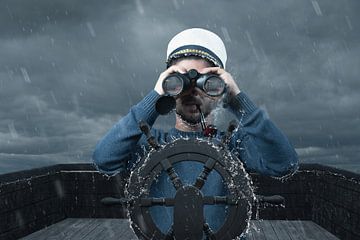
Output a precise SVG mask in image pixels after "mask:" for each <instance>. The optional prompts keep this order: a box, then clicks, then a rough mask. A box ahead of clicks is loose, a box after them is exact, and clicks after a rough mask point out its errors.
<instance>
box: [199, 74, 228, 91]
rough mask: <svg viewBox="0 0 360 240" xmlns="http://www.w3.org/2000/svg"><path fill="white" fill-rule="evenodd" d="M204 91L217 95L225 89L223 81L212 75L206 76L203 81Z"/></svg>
mask: <svg viewBox="0 0 360 240" xmlns="http://www.w3.org/2000/svg"><path fill="white" fill-rule="evenodd" d="M203 88H204V91H205V92H206V94H208V95H210V96H219V95H221V94H223V92H224V90H225V83H224V81H223V80H222V79H220V78H218V77H216V76H213V77H210V78H208V79H207V80H206V81H205V83H204V87H203Z"/></svg>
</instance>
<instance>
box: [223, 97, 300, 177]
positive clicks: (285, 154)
mask: <svg viewBox="0 0 360 240" xmlns="http://www.w3.org/2000/svg"><path fill="white" fill-rule="evenodd" d="M229 107H230V110H231V111H232V112H233V113H234V114H235V116H236V117H237V119H238V120H239V121H240V126H239V128H238V130H237V131H236V132H235V133H234V135H233V137H232V139H231V142H230V149H232V150H235V151H234V152H236V153H237V154H238V157H239V158H240V159H241V160H242V161H243V163H244V164H245V167H246V168H247V169H248V170H251V171H256V172H259V173H261V174H265V175H270V176H277V177H280V176H285V175H287V174H290V173H292V172H294V171H295V170H296V169H297V168H298V156H297V154H296V152H295V149H294V148H293V146H292V145H291V143H290V142H289V140H288V138H287V137H286V136H285V135H284V134H283V133H282V132H281V131H280V129H279V128H277V127H276V126H275V124H274V123H273V122H272V121H271V120H270V119H269V117H268V116H267V114H266V113H265V112H264V111H263V110H261V109H260V108H258V107H257V106H256V105H255V104H254V103H253V102H252V101H251V99H250V98H249V97H248V96H247V95H246V94H245V93H244V92H240V93H239V94H238V95H236V96H235V97H234V98H233V99H232V100H231V101H230V104H229Z"/></svg>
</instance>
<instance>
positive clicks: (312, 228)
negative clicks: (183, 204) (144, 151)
mask: <svg viewBox="0 0 360 240" xmlns="http://www.w3.org/2000/svg"><path fill="white" fill-rule="evenodd" d="M22 239H23V240H35V239H51V240H55V239H59V240H60V239H61V240H63V239H89V240H90V239H108V240H112V239H117V240H122V239H124V240H137V239H138V238H137V237H136V235H135V234H134V233H133V232H132V230H131V229H130V227H129V222H128V221H127V220H124V219H101V218H68V219H65V220H63V221H61V222H59V223H56V224H54V225H51V226H49V227H47V228H45V229H42V230H40V231H37V232H35V233H33V234H30V235H28V236H26V237H24V238H22ZM247 239H249V240H255V239H256V240H295V239H296V240H297V239H301V240H310V239H313V240H318V239H319V240H320V239H321V240H323V239H327V240H335V239H338V238H336V237H335V236H334V235H332V234H331V233H329V232H328V231H326V230H325V229H323V228H322V227H320V226H319V225H317V224H316V223H314V222H312V221H287V220H258V221H252V222H251V227H250V231H249V235H248V238H247Z"/></svg>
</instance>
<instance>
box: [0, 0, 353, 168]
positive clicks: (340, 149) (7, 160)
mask: <svg viewBox="0 0 360 240" xmlns="http://www.w3.org/2000/svg"><path fill="white" fill-rule="evenodd" d="M0 6H1V7H0V114H1V117H0V173H4V172H10V171H15V170H20V169H29V168H33V167H38V166H44V165H50V164H55V163H69V162H90V161H91V154H92V151H93V148H94V146H95V144H96V142H97V141H98V140H99V139H100V138H101V137H102V136H103V135H104V134H105V133H106V131H107V130H108V129H109V128H110V127H111V126H112V125H113V124H114V123H115V122H116V121H118V120H119V119H120V118H121V117H122V116H124V115H125V114H126V113H127V112H128V109H129V107H131V106H132V105H133V104H136V103H137V102H138V101H139V100H140V99H142V97H143V96H145V95H146V94H147V93H148V92H149V91H150V90H151V89H153V87H154V85H155V82H156V80H157V78H158V76H159V74H160V73H161V72H162V71H164V70H165V57H166V47H167V43H168V41H169V40H170V39H171V38H172V37H173V36H174V35H175V34H176V33H178V32H180V31H182V30H184V29H186V28H191V27H202V28H206V29H209V30H211V31H214V32H215V33H217V34H218V35H219V36H220V37H221V38H222V39H223V40H224V42H225V45H226V47H227V51H228V63H227V70H228V71H229V72H230V73H231V74H232V75H233V77H234V78H235V79H236V81H237V83H238V85H239V87H240V89H241V90H242V91H244V92H246V93H247V94H248V95H249V96H250V97H251V98H252V99H253V100H254V101H255V103H257V104H258V105H259V106H260V107H261V108H263V109H265V110H266V111H267V112H268V114H269V116H270V118H271V119H272V120H273V121H274V122H275V123H276V124H277V125H278V126H279V127H280V128H281V129H282V130H283V131H284V132H285V133H286V135H287V136H288V137H289V139H290V140H291V142H292V143H293V145H294V146H295V148H296V150H297V152H298V154H299V156H300V160H301V162H311V163H313V162H315V163H323V164H327V165H331V166H336V167H341V168H345V169H348V170H351V171H357V172H360V162H359V161H360V124H359V123H360V108H359V102H360V94H359V91H360V79H359V76H360V70H359V67H360V57H359V56H360V41H359V40H360V26H359V23H360V16H359V14H358V13H359V11H360V2H359V1H358V0H339V1H325V0H306V1H296V0H278V1H261V0H251V1H240V0H231V1H230V0H224V1H213V0H211V1H210V0H206V1H205V0H203V1H200V0H198V1H184V0H171V1H160V0H152V1H144V0H131V1H130V0H128V1H125V0H124V1H94V0H93V1H89V0H88V1H72V0H53V1H48V0H30V1H25V0H1V1H0ZM219 111H220V112H226V110H219ZM218 116H219V118H218V119H217V123H218V125H219V126H226V123H227V121H228V120H229V118H228V117H224V116H226V114H218ZM220 116H222V117H220ZM173 124H174V118H173V116H167V117H161V118H159V119H158V121H157V123H156V127H165V128H170V127H171V126H172V125H173Z"/></svg>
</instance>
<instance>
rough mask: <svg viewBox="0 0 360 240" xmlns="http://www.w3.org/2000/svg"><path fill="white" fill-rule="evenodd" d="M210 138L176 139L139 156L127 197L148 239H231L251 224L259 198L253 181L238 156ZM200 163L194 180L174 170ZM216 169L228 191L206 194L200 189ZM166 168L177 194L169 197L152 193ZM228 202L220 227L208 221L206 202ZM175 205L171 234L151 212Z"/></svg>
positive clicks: (135, 222)
mask: <svg viewBox="0 0 360 240" xmlns="http://www.w3.org/2000/svg"><path fill="white" fill-rule="evenodd" d="M221 146H222V145H220V146H216V145H214V144H213V143H212V142H210V141H206V140H195V139H187V140H185V139H178V140H176V141H174V142H172V143H170V144H168V145H166V146H165V147H163V148H161V149H157V150H155V149H154V150H153V151H152V152H150V153H149V155H148V156H146V157H144V158H143V159H141V161H140V162H139V164H138V165H137V167H136V169H135V170H134V171H133V172H132V174H131V176H130V179H129V184H128V186H127V191H126V197H127V199H128V202H129V203H130V204H129V206H128V210H129V216H130V218H131V223H132V227H133V229H134V231H135V232H136V234H137V235H138V236H141V237H142V238H144V239H174V237H175V238H176V239H202V238H203V236H205V237H206V238H207V239H233V238H235V237H237V236H239V235H241V234H242V233H243V232H244V231H245V229H246V228H247V226H248V224H249V220H250V217H251V207H252V202H253V200H254V199H255V196H254V193H253V191H252V187H251V180H250V178H249V176H248V174H247V173H246V171H245V170H244V167H243V165H242V163H241V161H240V160H239V159H237V158H236V157H235V156H233V155H232V154H230V153H229V151H227V150H226V149H225V148H223V147H221ZM190 159H191V161H197V162H199V163H201V164H203V169H202V171H201V173H200V174H199V175H198V176H197V177H196V181H195V182H194V183H193V184H184V183H183V182H182V180H181V176H179V175H178V174H177V172H176V170H175V168H174V165H176V164H177V163H179V162H183V161H189V160H190ZM212 171H217V173H218V174H220V176H221V177H222V179H223V183H224V184H225V185H226V188H227V189H228V191H227V192H228V194H227V195H223V196H204V194H203V192H202V187H203V186H204V184H205V183H206V181H207V177H208V175H209V174H210V173H211V172H212ZM162 172H165V173H166V174H167V175H168V177H169V179H170V180H171V183H172V185H173V187H174V188H175V190H176V194H175V196H174V197H171V198H154V197H149V196H150V191H151V186H152V184H155V183H156V180H157V177H158V176H159V175H160V174H161V173H162ZM215 204H222V205H227V210H228V213H227V216H226V218H225V220H224V223H223V224H222V226H221V227H220V229H218V230H217V231H213V230H212V229H211V228H210V227H209V224H208V223H207V220H206V219H204V210H203V209H204V205H215ZM153 206H164V207H169V206H170V207H173V208H174V211H173V212H174V216H173V219H174V222H173V225H172V226H171V228H170V229H169V231H168V232H166V233H164V232H162V231H161V230H160V229H159V228H158V227H157V225H156V224H155V223H154V220H153V218H152V216H151V213H150V210H149V209H150V207H153Z"/></svg>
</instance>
